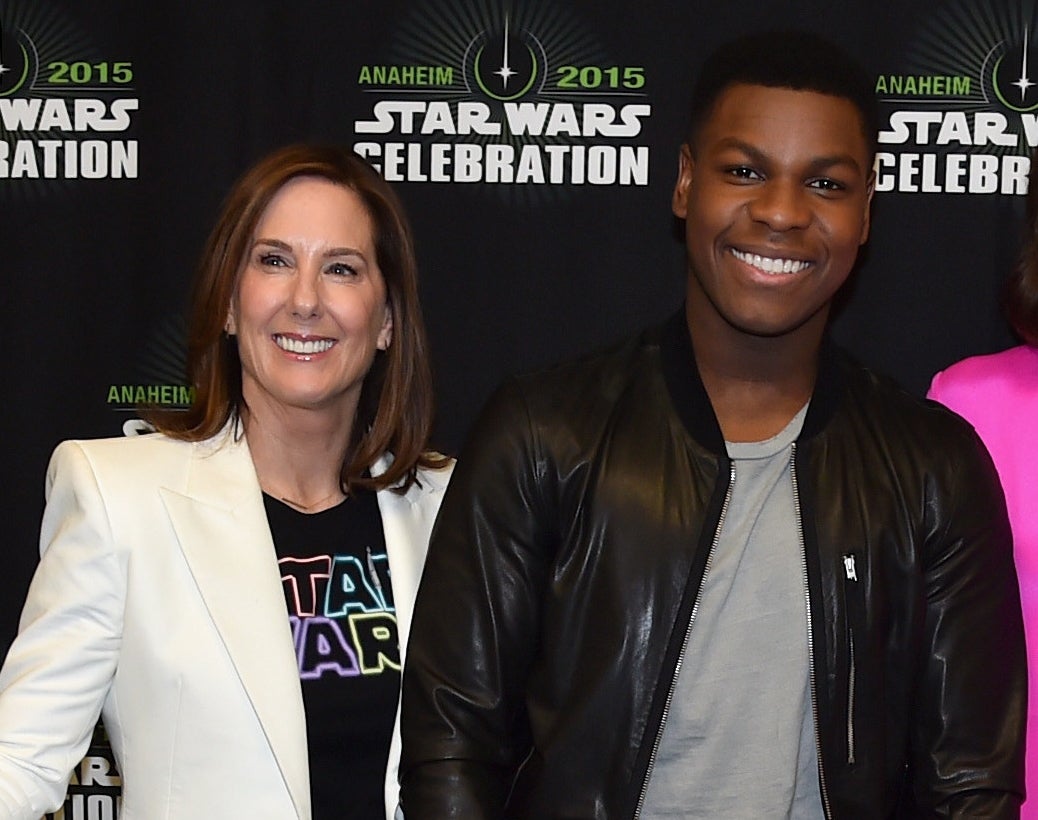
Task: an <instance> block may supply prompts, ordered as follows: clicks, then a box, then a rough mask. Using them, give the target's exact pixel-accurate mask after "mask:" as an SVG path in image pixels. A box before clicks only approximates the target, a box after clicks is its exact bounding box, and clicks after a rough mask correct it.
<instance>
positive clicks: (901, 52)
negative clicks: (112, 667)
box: [0, 0, 1038, 820]
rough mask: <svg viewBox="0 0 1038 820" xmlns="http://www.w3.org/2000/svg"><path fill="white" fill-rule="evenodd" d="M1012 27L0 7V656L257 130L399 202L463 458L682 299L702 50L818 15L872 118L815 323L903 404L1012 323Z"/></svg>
mask: <svg viewBox="0 0 1038 820" xmlns="http://www.w3.org/2000/svg"><path fill="white" fill-rule="evenodd" d="M1036 23H1038V16H1036V12H1035V9H1034V4H1033V2H1031V0H843V2H839V3H833V2H831V0H787V2H782V3H771V4H761V3H758V2H754V0H730V2H725V3H718V2H706V1H705V0H690V1H689V2H682V3H677V2H673V3H662V2H661V3H651V2H650V3H643V2H633V0H623V1H621V0H541V1H539V2H538V1H537V0H530V2H527V1H526V0H511V2H509V0H427V2H423V1H421V0H412V1H411V2H393V1H392V0H350V2H335V3H331V2H321V0H295V2H292V3H282V2H273V0H223V1H222V2H220V3H202V2H190V3H166V4H162V3H158V4H156V3H125V2H121V1H120V0H92V2H90V3H83V2H76V1H75V0H0V236H2V237H3V242H2V244H0V248H2V257H0V258H2V264H0V276H2V277H3V280H2V281H3V297H2V299H0V304H2V310H3V317H4V321H3V325H2V332H3V335H4V348H5V355H4V357H3V365H2V367H3V368H4V371H3V382H2V383H3V385H4V393H3V396H2V403H3V411H2V414H0V415H2V422H0V423H2V424H3V438H2V440H3V443H4V452H5V455H6V458H7V460H8V464H7V468H6V470H5V474H6V479H5V481H4V490H3V500H4V508H3V509H4V521H5V524H6V526H5V537H4V539H3V554H2V561H3V565H4V567H5V571H4V573H3V581H2V583H3V587H4V589H3V593H2V594H0V653H2V652H3V651H4V650H5V649H6V646H7V645H8V643H9V641H10V639H11V638H12V636H13V634H14V631H15V628H16V623H17V616H18V612H19V609H20V606H21V600H22V598H23V596H24V593H25V589H26V587H27V585H28V581H29V577H30V575H31V573H32V570H33V566H34V564H35V561H36V541H37V530H38V526H39V520H40V514H41V510H42V506H43V475H44V470H45V467H46V462H47V458H48V455H49V453H50V451H51V450H52V448H53V447H54V445H55V444H56V443H57V442H58V441H59V440H61V439H64V438H70V437H90V436H105V435H120V434H121V433H122V431H123V429H124V426H126V425H127V423H131V424H132V421H133V419H134V418H135V413H134V405H135V403H137V402H140V401H147V402H159V403H161V404H164V405H169V406H174V407H175V406H180V405H183V404H184V403H185V402H187V401H189V400H190V390H189V388H188V387H187V386H186V385H185V384H184V376H183V335H184V326H185V323H184V314H183V310H184V306H185V301H186V292H187V287H188V282H189V278H190V275H191V272H192V269H193V267H194V264H195V262H196V260H197V258H198V255H199V252H200V249H201V246H202V243H203V241H204V238H205V236H206V234H207V231H208V229H209V227H210V225H211V223H212V222H213V220H214V216H215V214H216V211H217V208H218V206H219V203H220V201H221V198H222V196H223V195H224V193H225V192H226V190H227V188H228V186H229V185H230V183H231V182H232V180H233V179H234V178H235V177H236V176H237V175H238V174H239V173H240V172H241V171H242V170H243V169H244V168H245V167H246V165H248V164H249V163H250V162H252V161H253V160H255V159H256V158H258V157H259V156H260V155H262V154H263V153H265V152H267V151H268V150H269V149H271V148H273V147H275V146H278V145H281V144H284V143H288V142H292V141H297V140H315V139H316V140H325V141H327V140H331V141H337V142H341V143H346V144H350V145H353V146H355V147H356V149H357V150H358V151H359V152H361V153H362V154H364V155H365V156H367V157H368V158H369V159H370V160H371V162H373V163H374V164H376V165H377V166H378V167H379V168H380V169H381V170H382V172H383V173H384V174H385V176H386V177H387V178H388V179H389V180H391V181H392V182H393V184H394V185H395V186H396V188H397V190H398V191H399V192H400V194H401V196H402V198H403V200H404V202H405V203H406V205H407V208H408V210H409V212H410V215H411V218H412V220H413V223H414V226H415V231H416V234H417V240H418V252H419V258H420V263H421V274H422V294H423V299H424V306H425V311H426V316H427V319H428V324H429V329H430V335H431V340H432V349H433V358H434V364H435V370H436V380H437V390H438V400H439V422H438V426H437V442H436V443H437V444H438V445H439V446H440V447H441V449H445V450H448V451H456V449H457V447H458V445H459V444H460V442H461V440H462V439H463V437H464V435H465V432H466V429H467V428H468V426H469V424H470V423H471V421H472V419H473V417H474V416H475V414H476V413H477V411H478V409H479V407H480V405H481V403H482V401H483V400H484V399H485V398H486V396H487V395H488V393H489V391H490V390H491V389H492V388H493V386H494V385H495V384H496V383H497V382H498V381H500V380H501V379H502V378H503V377H504V376H506V375H508V374H510V373H513V372H516V371H519V370H526V369H530V368H535V367H538V366H541V365H545V364H548V363H550V362H553V361H556V360H559V359H562V358H566V357H569V356H572V355H574V354H577V353H578V352H581V351H585V350H589V349H592V348H595V347H599V346H602V345H604V344H606V343H608V342H610V341H611V340H613V339H616V338H619V337H621V336H623V335H625V334H628V333H629V332H631V331H633V330H635V329H637V328H639V327H641V326H643V325H645V324H647V323H650V322H653V321H656V320H658V319H660V318H662V317H664V316H666V315H668V314H669V313H670V312H671V311H672V310H673V309H674V308H675V307H676V306H677V305H678V304H679V303H680V300H681V297H682V290H683V281H684V268H683V255H682V247H681V244H680V241H679V238H678V237H679V236H680V234H679V233H678V232H677V231H676V230H675V222H674V219H673V217H672V216H671V214H670V192H671V186H672V184H673V178H674V172H675V170H676V167H677V150H678V145H679V143H680V139H681V133H682V129H683V125H684V117H685V115H684V109H685V100H686V99H687V95H688V90H689V87H690V77H691V76H692V72H693V70H694V68H695V66H696V64H697V61H698V60H699V59H700V58H701V57H702V56H703V54H704V53H705V52H706V51H708V50H710V49H711V48H712V47H714V46H715V45H716V44H718V43H719V42H721V41H723V40H726V39H729V38H731V37H733V36H735V35H737V34H739V33H741V32H744V31H746V30H747V29H765V28H775V27H807V28H811V29H814V30H817V31H819V32H821V33H823V34H826V35H828V36H830V37H831V38H833V39H835V40H837V41H838V42H841V43H842V44H844V45H845V46H846V47H847V48H848V49H849V50H850V51H851V52H852V53H854V54H856V55H857V56H858V57H859V58H860V59H861V60H862V61H863V62H864V63H865V64H866V66H867V67H868V68H869V70H870V72H871V73H872V74H873V75H874V76H875V84H876V93H877V94H878V96H879V97H880V99H881V100H882V109H883V132H882V134H881V137H880V141H881V145H880V154H879V157H878V166H877V170H878V182H877V189H878V191H879V193H878V195H877V197H876V201H875V210H874V219H873V235H872V239H871V241H870V243H869V246H868V248H867V251H866V252H865V254H864V256H863V259H862V262H861V264H860V266H859V270H858V272H857V274H856V276H855V277H854V279H853V280H852V281H851V283H850V284H849V286H848V288H847V294H846V296H847V298H846V299H845V300H844V303H843V304H842V305H841V308H840V311H839V313H838V315H837V316H836V319H835V322H834V332H835V335H836V336H837V337H838V338H839V340H840V341H841V342H843V343H844V344H845V345H846V346H847V347H849V348H850V349H851V350H852V351H853V352H854V353H855V354H857V355H858V356H859V357H860V358H861V359H863V360H864V361H866V362H867V363H869V364H872V365H874V366H875V367H877V368H879V369H882V370H885V371H888V372H890V373H891V374H893V375H894V376H896V377H897V378H899V379H900V380H901V381H902V382H903V383H904V384H905V386H906V387H907V388H908V389H909V390H911V391H913V392H916V393H920V394H921V393H922V392H924V391H925V388H926V386H927V384H928V382H929V378H930V376H931V375H932V373H933V372H934V371H936V370H938V369H940V368H942V367H944V366H945V365H947V364H949V363H950V362H952V361H954V360H957V359H959V358H961V357H963V356H966V355H970V354H976V353H982V352H990V351H994V350H998V349H1001V348H1004V347H1007V346H1009V345H1010V344H1011V343H1012V337H1011V335H1010V333H1009V331H1008V329H1007V327H1006V325H1005V322H1004V321H1003V319H1002V317H1001V315H1000V312H999V298H998V297H999V290H1000V287H1001V283H1002V281H1003V280H1004V278H1005V276H1006V274H1007V273H1008V271H1009V270H1010V268H1011V266H1012V264H1013V261H1014V256H1015V254H1016V251H1017V247H1018V242H1019V238H1020V232H1021V219H1022V202H1023V194H1024V193H1025V192H1026V175H1027V170H1028V167H1029V155H1030V151H1031V149H1032V148H1033V147H1034V146H1035V145H1038V46H1036V45H1034V44H1035V42H1036V41H1038V36H1035V27H1036ZM502 68H506V69H507V70H505V71H502ZM170 617H171V618H175V617H176V613H172V612H171V613H170ZM118 784H119V781H118V775H117V773H116V772H115V769H114V765H113V763H112V761H111V759H110V753H109V751H108V750H107V746H106V745H105V743H104V740H103V737H101V736H99V737H98V738H97V743H96V746H95V747H94V748H93V749H92V750H91V755H90V756H89V757H88V758H87V759H86V760H85V761H84V762H83V764H82V766H81V767H80V768H79V769H77V771H76V772H75V775H74V777H73V786H72V788H71V792H70V796H69V800H68V802H67V803H66V806H65V809H64V817H65V818H66V820H72V819H73V818H74V820H87V819H88V818H89V820H100V819H101V818H105V819H107V818H114V817H116V816H117V813H118V798H117V795H118Z"/></svg>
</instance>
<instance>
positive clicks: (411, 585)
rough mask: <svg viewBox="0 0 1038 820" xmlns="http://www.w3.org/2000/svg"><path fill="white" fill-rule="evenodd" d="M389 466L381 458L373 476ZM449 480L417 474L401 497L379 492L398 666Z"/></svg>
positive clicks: (442, 473) (444, 475)
mask: <svg viewBox="0 0 1038 820" xmlns="http://www.w3.org/2000/svg"><path fill="white" fill-rule="evenodd" d="M388 466H389V456H383V457H382V458H381V459H379V461H378V462H376V464H375V466H374V468H373V469H372V473H373V474H374V475H379V474H380V473H382V472H384V471H385V470H386V468H387V467H388ZM449 477H450V470H449V469H447V470H436V471H432V470H425V471H420V472H419V475H418V478H419V481H420V482H421V486H419V485H418V484H412V485H411V487H410V489H408V491H407V492H406V493H405V494H404V495H400V494H399V493H395V492H392V491H391V490H383V491H382V492H380V493H378V506H379V512H380V513H381V515H382V531H383V533H384V534H385V537H386V554H387V556H388V558H389V572H390V579H391V582H392V586H393V605H394V607H395V608H396V622H397V633H398V634H399V636H400V660H401V663H402V662H403V659H404V653H405V650H406V643H407V637H408V635H410V632H411V617H412V614H413V612H414V602H415V596H416V595H417V594H418V583H419V581H421V578H422V566H423V565H424V563H425V553H426V551H427V550H428V548H429V533H430V532H431V531H432V526H433V523H434V521H435V520H436V512H437V510H438V509H439V501H440V497H441V496H442V494H443V489H444V487H445V486H446V484H447V481H448V479H449Z"/></svg>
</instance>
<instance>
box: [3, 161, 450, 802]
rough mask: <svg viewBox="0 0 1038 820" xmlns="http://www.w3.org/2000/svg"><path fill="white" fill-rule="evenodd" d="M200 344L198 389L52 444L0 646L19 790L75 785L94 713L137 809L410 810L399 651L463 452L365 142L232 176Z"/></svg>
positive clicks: (204, 277) (194, 352) (197, 318)
mask: <svg viewBox="0 0 1038 820" xmlns="http://www.w3.org/2000/svg"><path fill="white" fill-rule="evenodd" d="M188 367H189V372H190V376H191V380H192V384H193V385H194V387H195V390H196V397H195V401H194V403H193V405H192V406H191V408H190V410H189V411H187V412H186V413H179V414H177V413H173V414H171V413H165V414H164V413H153V414H151V421H152V422H153V423H154V424H155V425H156V427H157V428H158V430H159V431H160V432H159V434H156V435H146V436H140V437H135V438H128V439H112V440H98V441H84V442H65V443H63V444H61V445H60V446H59V447H58V448H57V450H56V451H55V453H54V456H53V458H52V460H51V465H50V468H49V471H48V476H47V495H48V501H47V508H46V512H45V514H44V520H43V528H42V536H41V551H42V558H41V561H40V565H39V568H38V569H37V572H36V574H35V577H34V579H33V582H32V586H31V588H30V591H29V595H28V599H27V602H26V605H25V609H24V612H23V615H22V621H21V628H20V632H19V635H18V637H17V638H16V640H15V642H14V644H13V645H12V647H11V650H10V653H9V655H8V657H7V661H6V663H5V665H4V668H3V671H2V672H0V809H2V811H0V814H2V816H3V817H5V818H27V819H29V818H32V820H35V818H38V817H39V816H40V814H41V813H43V812H44V811H50V810H53V809H55V808H56V807H58V806H59V805H61V803H62V799H63V795H64V792H65V788H66V785H67V782H68V777H69V771H70V770H71V768H72V767H73V766H74V765H75V764H76V763H77V762H78V760H79V759H80V757H81V756H82V755H83V753H84V751H85V750H86V748H87V746H88V743H89V739H90V735H91V729H92V728H93V725H94V723H95V721H96V720H97V718H98V714H99V713H100V714H101V715H102V716H103V718H104V723H105V726H106V729H107V731H108V734H109V737H110V739H111V742H112V747H113V750H114V752H115V755H116V759H117V761H118V763H119V768H120V771H121V773H122V776H123V803H122V817H123V818H124V820H130V819H131V818H140V817H148V818H151V817H167V818H190V820H197V818H200V817H214V818H215V817H250V818H260V817H262V818H277V820H284V818H288V817H292V818H310V817H311V816H313V817H334V818H342V817H364V818H369V817H381V816H383V815H385V816H388V817H392V815H393V812H394V810H395V807H396V766H397V759H398V755H399V726H398V725H397V724H398V717H397V704H398V700H399V684H400V672H399V670H400V668H401V663H402V658H401V654H402V649H403V646H404V644H405V641H406V636H407V632H408V627H409V624H410V618H411V611H412V604H413V599H414V594H415V591H416V589H417V586H418V579H419V575H420V572H421V564H422V561H423V559H424V554H425V549H426V545H427V541H428V535H429V530H430V528H431V526H432V522H433V518H434V516H435V513H436V510H437V508H438V506H439V501H440V497H441V495H442V492H443V490H444V488H445V485H446V483H447V479H448V475H449V469H450V463H449V462H448V460H447V459H445V458H443V457H441V456H438V455H434V454H429V453H427V452H426V451H425V447H426V442H427V437H428V434H429V429H430V424H431V415H432V402H431V388H430V384H431V378H430V373H429V366H428V362H427V357H426V342H425V335H424V330H423V324H422V319H421V314H420V311H419V305H418V296H417V284H416V271H415V262H414V254H413V249H412V241H411V235H410V230H409V228H408V226H407V223H406V221H405V219H404V216H403V212H402V210H401V207H400V204H399V202H398V200H397V199H396V197H395V196H394V195H393V193H392V192H391V191H390V190H389V188H388V186H387V185H386V183H385V182H384V181H383V180H382V179H381V178H380V177H379V176H378V175H377V174H376V173H375V172H374V171H373V170H372V169H371V168H370V167H369V166H368V165H366V164H365V163H364V162H363V161H362V160H360V159H359V158H357V157H356V156H355V155H353V154H351V153H349V152H347V151H343V150H340V149H337V148H330V147H307V146H295V147H290V148H286V149H283V150H280V151H278V152H276V153H274V154H272V155H271V156H268V157H267V158H265V159H264V160H262V161H261V162H259V163H258V164H257V165H256V166H255V167H253V168H252V169H251V170H250V171H248V172H247V173H246V174H245V176H244V177H243V178H242V179H241V180H240V181H239V182H238V183H237V184H236V185H235V187H234V188H233V189H232V191H231V193H230V195H229V197H228V199H227V202H226V203H225V205H224V208H223V212H222V214H221V216H220V219H219V221H218V223H217V225H216V228H215V230H214V232H213V234H212V236H211V237H210V240H209V243H208V245H207V248H206V251H205V254H204V257H203V261H202V265H201V268H200V271H199V277H198V280H197V284H196V290H195V293H194V300H193V317H192V325H191V333H190V340H189V346H188ZM286 604H287V606H288V612H286ZM387 760H388V765H387ZM311 791H312V797H313V803H312V806H313V808H312V810H311Z"/></svg>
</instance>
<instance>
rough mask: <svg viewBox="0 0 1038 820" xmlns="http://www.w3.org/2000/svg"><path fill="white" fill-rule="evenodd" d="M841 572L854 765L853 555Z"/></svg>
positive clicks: (849, 738) (845, 558) (850, 759)
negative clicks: (845, 608) (843, 582)
mask: <svg viewBox="0 0 1038 820" xmlns="http://www.w3.org/2000/svg"><path fill="white" fill-rule="evenodd" d="M843 570H844V576H845V584H844V590H845V593H846V595H845V599H846V602H847V610H846V612H845V613H844V617H845V618H846V623H847V648H848V655H849V664H848V671H847V763H848V764H853V763H854V678H855V675H854V625H853V623H852V618H851V608H852V606H853V605H854V604H855V603H856V600H857V589H856V587H857V585H858V570H857V567H856V566H855V562H854V554H853V553H848V554H847V555H845V556H843Z"/></svg>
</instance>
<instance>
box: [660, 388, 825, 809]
mask: <svg viewBox="0 0 1038 820" xmlns="http://www.w3.org/2000/svg"><path fill="white" fill-rule="evenodd" d="M806 413H807V407H806V406H805V407H804V408H803V409H802V410H801V411H800V412H799V413H798V414H797V415H796V416H795V417H794V418H793V419H792V421H790V423H789V424H788V425H787V426H786V428H785V429H784V430H783V431H782V432H781V433H779V434H778V435H777V436H775V437H774V438H771V439H768V440H767V441H761V442H752V443H731V442H729V443H728V444H727V447H728V455H729V456H730V457H731V458H732V460H733V464H734V467H735V482H734V484H733V485H732V490H731V498H730V501H729V504H728V510H727V514H726V516H725V518H724V521H723V523H722V525H721V531H720V535H719V540H718V542H717V544H716V546H715V547H714V551H713V554H712V556H711V559H710V563H709V565H708V569H707V573H706V575H705V577H704V579H703V586H702V591H701V593H700V601H699V608H698V611H697V612H696V616H695V621H694V623H693V625H692V632H691V634H690V636H689V640H688V646H687V648H686V651H685V655H684V660H683V663H682V666H681V669H680V671H679V673H678V679H677V683H676V684H675V690H674V696H673V700H672V702H671V708H670V713H669V716H668V718H667V722H666V724H665V725H664V727H663V736H662V738H661V741H660V747H659V751H658V754H657V757H656V762H655V765H654V767H653V769H652V772H651V775H650V779H649V786H648V790H647V792H646V798H645V803H644V806H643V811H642V817H644V818H663V817H681V818H710V820H721V819H722V818H728V819H734V818H739V819H740V820H743V819H744V818H745V820H751V818H752V820H778V818H793V819H794V820H808V818H812V819H813V818H822V817H823V816H824V815H823V812H822V802H821V797H820V794H819V786H818V756H817V750H816V746H815V732H814V718H813V714H812V709H811V694H810V681H809V661H808V648H807V598H806V592H805V580H804V578H805V576H804V557H803V547H802V544H801V538H800V533H799V531H798V530H797V525H796V517H795V511H794V500H793V485H792V477H791V474H790V461H791V454H792V443H793V441H795V440H796V437H797V436H798V435H799V433H800V429H801V427H802V426H803V422H804V417H805V415H806Z"/></svg>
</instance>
